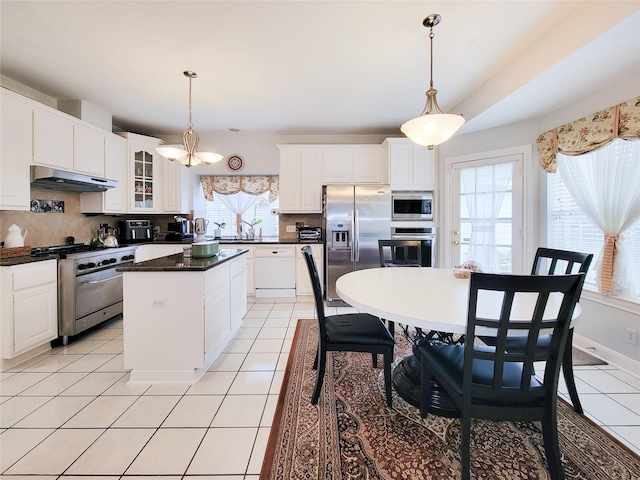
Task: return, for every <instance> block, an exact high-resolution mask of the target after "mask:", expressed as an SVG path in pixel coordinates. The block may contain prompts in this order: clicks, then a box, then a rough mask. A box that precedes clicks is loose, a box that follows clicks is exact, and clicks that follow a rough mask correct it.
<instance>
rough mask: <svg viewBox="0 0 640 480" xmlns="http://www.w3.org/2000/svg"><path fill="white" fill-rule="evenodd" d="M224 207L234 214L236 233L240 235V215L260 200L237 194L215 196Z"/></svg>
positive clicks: (240, 193) (246, 194)
mask: <svg viewBox="0 0 640 480" xmlns="http://www.w3.org/2000/svg"><path fill="white" fill-rule="evenodd" d="M216 198H218V199H219V200H220V201H221V202H222V203H223V204H224V206H225V207H227V208H228V209H229V210H231V211H232V212H233V213H235V214H236V233H237V234H238V235H242V215H243V214H244V212H246V211H247V210H249V209H250V208H251V207H253V206H254V205H255V204H256V202H258V201H259V200H260V197H259V196H257V195H249V194H248V193H244V192H237V193H234V194H231V195H222V194H219V193H218V194H217V197H216Z"/></svg>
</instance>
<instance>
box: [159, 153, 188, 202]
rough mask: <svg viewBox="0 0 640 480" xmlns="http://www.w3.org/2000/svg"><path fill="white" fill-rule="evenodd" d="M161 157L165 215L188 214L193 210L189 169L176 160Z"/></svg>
mask: <svg viewBox="0 0 640 480" xmlns="http://www.w3.org/2000/svg"><path fill="white" fill-rule="evenodd" d="M159 157H160V168H161V170H162V211H163V213H184V214H188V213H189V212H190V210H191V209H192V208H193V195H192V194H191V181H190V180H191V177H190V175H189V171H190V170H189V168H187V167H185V166H184V165H182V164H181V163H180V162H177V161H175V160H174V161H171V160H169V159H167V158H164V157H162V156H159Z"/></svg>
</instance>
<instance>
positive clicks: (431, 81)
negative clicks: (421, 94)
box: [429, 27, 435, 88]
mask: <svg viewBox="0 0 640 480" xmlns="http://www.w3.org/2000/svg"><path fill="white" fill-rule="evenodd" d="M433 37H435V35H434V34H433V27H431V28H430V29H429V42H430V44H431V57H430V58H431V70H430V73H429V75H430V80H429V87H430V88H433Z"/></svg>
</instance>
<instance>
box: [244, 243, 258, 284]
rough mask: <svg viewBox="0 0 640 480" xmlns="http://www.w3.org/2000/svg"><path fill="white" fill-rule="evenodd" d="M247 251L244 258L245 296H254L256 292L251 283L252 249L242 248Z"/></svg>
mask: <svg viewBox="0 0 640 480" xmlns="http://www.w3.org/2000/svg"><path fill="white" fill-rule="evenodd" d="M242 247H243V248H246V249H247V253H246V254H245V255H244V257H245V267H246V282H247V295H255V294H256V290H255V287H254V283H253V248H252V247H249V246H244V245H243V246H242Z"/></svg>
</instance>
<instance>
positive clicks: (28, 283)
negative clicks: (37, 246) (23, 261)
mask: <svg viewBox="0 0 640 480" xmlns="http://www.w3.org/2000/svg"><path fill="white" fill-rule="evenodd" d="M11 274H12V277H13V291H14V292H15V291H18V290H22V289H25V288H31V287H35V286H38V285H44V284H47V283H51V282H57V279H58V269H57V262H56V261H55V260H47V261H45V262H36V263H30V264H27V265H17V266H15V267H12V268H11Z"/></svg>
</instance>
